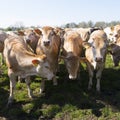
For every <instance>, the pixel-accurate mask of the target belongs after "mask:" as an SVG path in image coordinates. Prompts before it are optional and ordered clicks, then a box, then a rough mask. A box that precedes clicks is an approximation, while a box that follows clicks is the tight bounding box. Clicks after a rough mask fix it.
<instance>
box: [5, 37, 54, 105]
mask: <svg viewBox="0 0 120 120" xmlns="http://www.w3.org/2000/svg"><path fill="white" fill-rule="evenodd" d="M4 57H5V60H6V64H7V67H8V76H9V79H10V95H9V99H8V105H9V104H10V103H12V102H13V98H14V95H13V91H14V88H15V85H16V77H17V76H20V77H22V78H26V80H25V81H26V84H27V87H28V95H29V97H30V98H31V97H32V91H31V89H30V80H29V76H31V75H39V76H41V77H43V78H47V79H48V80H50V79H52V78H53V72H52V71H51V70H50V66H49V64H48V62H47V61H46V60H45V59H46V56H45V55H44V54H41V55H35V54H33V53H32V52H30V51H29V48H28V47H27V46H26V43H25V42H24V40H23V39H21V38H19V37H13V36H9V37H8V38H7V39H6V40H5V47H4Z"/></svg>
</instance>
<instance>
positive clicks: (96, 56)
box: [83, 30, 108, 92]
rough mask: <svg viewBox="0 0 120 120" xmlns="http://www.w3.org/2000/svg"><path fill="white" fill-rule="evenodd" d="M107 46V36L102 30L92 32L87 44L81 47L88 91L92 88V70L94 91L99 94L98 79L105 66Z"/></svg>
mask: <svg viewBox="0 0 120 120" xmlns="http://www.w3.org/2000/svg"><path fill="white" fill-rule="evenodd" d="M107 45H108V41H107V36H106V34H105V32H104V31H103V30H97V31H94V32H93V33H92V34H91V35H90V39H89V40H88V42H84V43H83V46H84V47H85V48H86V51H85V56H86V59H87V60H86V61H87V67H88V72H89V84H88V89H91V87H92V79H93V76H94V70H96V79H97V84H96V89H97V91H98V92H100V79H101V74H102V71H103V69H104V65H105V59H106V52H107Z"/></svg>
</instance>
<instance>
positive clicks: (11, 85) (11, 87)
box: [7, 73, 16, 106]
mask: <svg viewBox="0 0 120 120" xmlns="http://www.w3.org/2000/svg"><path fill="white" fill-rule="evenodd" d="M8 76H9V78H10V95H9V98H8V104H7V105H8V106H9V105H11V104H12V103H13V99H14V88H15V86H16V77H15V76H14V74H9V73H8Z"/></svg>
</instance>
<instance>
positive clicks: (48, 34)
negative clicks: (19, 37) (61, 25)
mask: <svg viewBox="0 0 120 120" xmlns="http://www.w3.org/2000/svg"><path fill="white" fill-rule="evenodd" d="M41 31H42V36H41V45H42V46H44V47H45V48H50V47H51V45H52V41H53V39H54V36H55V35H56V34H55V32H54V29H53V28H52V27H49V26H45V27H43V28H42V29H41Z"/></svg>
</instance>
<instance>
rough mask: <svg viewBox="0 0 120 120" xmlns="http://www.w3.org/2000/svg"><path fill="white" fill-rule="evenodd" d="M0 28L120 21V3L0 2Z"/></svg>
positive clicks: (117, 0) (89, 0) (86, 0)
mask: <svg viewBox="0 0 120 120" xmlns="http://www.w3.org/2000/svg"><path fill="white" fill-rule="evenodd" d="M0 16H1V17H0V27H2V28H6V27H9V26H15V25H23V26H26V27H29V26H45V25H50V26H61V25H64V24H67V23H71V22H74V23H76V24H78V23H80V22H83V21H84V22H88V21H92V22H98V21H104V22H111V21H120V0H0Z"/></svg>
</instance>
